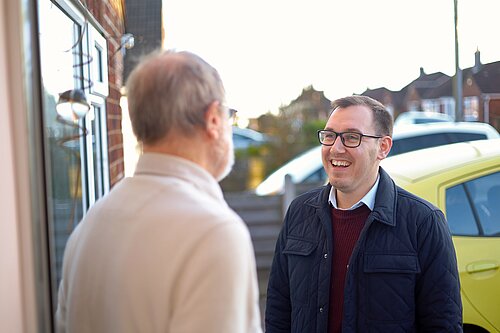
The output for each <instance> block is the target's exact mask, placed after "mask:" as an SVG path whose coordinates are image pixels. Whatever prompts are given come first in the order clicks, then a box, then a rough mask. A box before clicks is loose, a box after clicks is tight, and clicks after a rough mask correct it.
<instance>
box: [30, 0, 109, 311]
mask: <svg viewBox="0 0 500 333" xmlns="http://www.w3.org/2000/svg"><path fill="white" fill-rule="evenodd" d="M38 16H39V18H38V21H39V26H38V29H39V44H40V62H41V66H40V68H41V76H42V77H41V79H42V87H43V116H42V117H43V124H44V137H43V140H44V147H45V156H44V160H45V170H46V171H45V177H46V181H45V184H46V188H45V192H46V197H47V213H48V218H47V221H48V228H47V229H48V230H49V246H50V265H51V269H50V271H51V288H52V297H53V299H54V300H57V288H58V285H59V281H60V279H61V266H62V257H63V253H64V249H65V246H66V241H67V239H68V237H69V235H70V234H71V232H72V231H73V229H74V228H75V226H76V225H77V223H78V222H79V221H80V220H81V219H82V217H83V216H84V215H85V212H86V211H87V210H88V209H89V207H90V206H91V205H92V204H93V203H94V202H95V201H96V200H97V199H98V198H100V197H102V196H103V195H104V194H105V193H106V192H107V191H109V163H108V158H107V151H108V149H107V140H106V138H107V134H106V133H107V130H106V107H105V99H106V97H107V95H108V69H107V63H108V62H107V46H106V40H105V38H104V37H103V36H102V35H101V34H100V33H99V32H98V30H97V29H96V28H95V27H93V26H92V25H91V24H90V23H89V22H87V20H85V18H84V16H83V15H82V14H81V13H80V12H79V11H78V10H77V9H76V8H75V7H74V6H73V5H72V4H71V3H70V2H69V1H63V0H55V1H50V0H39V1H38ZM72 89H81V90H83V91H84V92H85V94H86V97H87V99H88V102H89V105H90V106H91V107H90V110H89V112H88V113H87V114H86V115H85V116H84V117H82V118H81V119H74V120H64V119H63V118H61V117H59V116H58V114H57V112H56V105H57V102H58V99H59V95H60V93H62V92H65V91H68V90H72ZM53 303H54V307H55V305H56V303H57V302H53ZM54 310H55V309H54Z"/></svg>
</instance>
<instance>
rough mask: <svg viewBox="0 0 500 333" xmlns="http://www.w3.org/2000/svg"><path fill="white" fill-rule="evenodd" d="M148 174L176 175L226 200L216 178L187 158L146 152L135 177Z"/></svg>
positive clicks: (205, 191) (216, 197)
mask: <svg viewBox="0 0 500 333" xmlns="http://www.w3.org/2000/svg"><path fill="white" fill-rule="evenodd" d="M141 175H148V176H156V177H175V178H178V179H181V180H183V181H185V182H187V183H190V184H191V185H193V186H194V187H196V188H198V189H199V190H200V191H202V192H204V193H207V194H209V195H210V196H212V197H213V198H215V199H218V200H222V201H223V200H224V196H223V193H222V190H221V188H220V186H219V184H218V183H217V181H216V180H215V178H214V177H213V176H212V175H211V174H210V173H208V171H206V170H205V169H203V168H202V167H201V166H199V165H198V164H196V163H194V162H191V161H189V160H187V159H184V158H181V157H177V156H173V155H168V154H159V153H144V154H142V155H141V156H140V157H139V160H138V162H137V167H136V169H135V173H134V177H135V176H141Z"/></svg>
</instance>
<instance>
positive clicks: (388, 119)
mask: <svg viewBox="0 0 500 333" xmlns="http://www.w3.org/2000/svg"><path fill="white" fill-rule="evenodd" d="M355 105H363V106H367V107H369V108H370V110H372V112H373V119H374V121H375V129H376V130H377V131H378V132H379V133H377V134H378V135H388V136H391V137H392V127H393V120H392V115H391V114H390V113H389V111H387V109H386V108H385V106H384V105H383V104H382V103H380V102H379V101H377V100H375V99H373V98H371V97H368V96H363V95H352V96H347V97H342V98H339V99H336V100H334V101H333V102H332V104H331V107H332V111H331V112H333V111H335V109H337V108H347V107H349V106H355ZM330 114H331V113H330Z"/></svg>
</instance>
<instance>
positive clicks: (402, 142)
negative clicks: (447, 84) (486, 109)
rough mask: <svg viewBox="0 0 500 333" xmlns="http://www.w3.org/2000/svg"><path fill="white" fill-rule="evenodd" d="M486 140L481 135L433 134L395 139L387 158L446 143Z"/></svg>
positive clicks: (483, 135) (485, 137)
mask: <svg viewBox="0 0 500 333" xmlns="http://www.w3.org/2000/svg"><path fill="white" fill-rule="evenodd" d="M482 139H487V136H486V135H485V134H481V133H456V132H450V133H434V134H425V135H419V136H414V137H409V138H402V139H395V140H394V141H393V144H392V148H391V151H390V153H389V156H394V155H398V154H402V153H406V152H409V151H413V150H418V149H424V148H431V147H437V146H442V145H445V144H448V143H457V142H465V141H474V140H482Z"/></svg>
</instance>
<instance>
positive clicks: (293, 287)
mask: <svg viewBox="0 0 500 333" xmlns="http://www.w3.org/2000/svg"><path fill="white" fill-rule="evenodd" d="M317 246H318V244H316V243H314V242H313V241H309V240H305V239H298V238H287V240H286V245H285V248H284V249H283V254H284V255H286V256H287V261H288V277H289V282H290V298H291V300H292V301H293V302H294V303H296V304H297V303H299V304H307V303H309V301H310V300H309V298H310V296H309V290H310V287H311V281H313V280H312V274H313V272H312V271H313V270H314V257H315V256H314V253H315V250H316V247H317Z"/></svg>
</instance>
